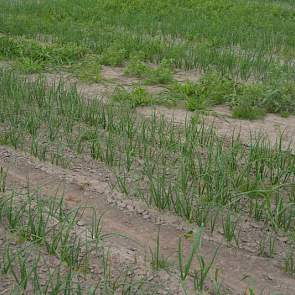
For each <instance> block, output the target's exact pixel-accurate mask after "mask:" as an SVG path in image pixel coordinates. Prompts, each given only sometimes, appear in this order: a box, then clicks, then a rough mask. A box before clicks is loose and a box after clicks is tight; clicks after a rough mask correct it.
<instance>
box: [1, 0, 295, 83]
mask: <svg viewBox="0 0 295 295" xmlns="http://www.w3.org/2000/svg"><path fill="white" fill-rule="evenodd" d="M0 8H1V11H2V14H1V18H0V28H1V32H2V33H5V34H11V35H24V36H27V37H33V38H37V39H41V40H43V41H53V42H57V43H58V44H60V45H62V46H65V45H66V44H67V46H71V45H73V46H78V47H79V48H81V47H82V48H83V49H85V50H86V51H91V52H92V53H96V54H102V55H104V58H103V60H104V63H110V64H113V63H115V64H119V63H121V62H122V60H124V59H126V58H128V57H129V56H130V55H132V54H134V53H137V52H138V51H142V53H143V57H144V59H146V60H149V61H153V62H160V61H161V60H162V59H163V58H165V59H172V60H173V63H174V65H175V66H177V67H183V68H195V67H198V68H201V69H204V70H207V69H208V68H211V67H214V68H217V69H218V70H219V71H222V72H226V73H230V74H231V75H233V76H240V77H242V78H245V79H247V78H249V77H250V76H255V77H256V78H257V79H262V78H271V77H274V76H275V77H283V76H284V75H286V74H290V75H291V74H292V71H294V57H295V53H294V34H293V31H294V5H293V4H292V2H289V4H288V5H287V4H286V2H281V1H280V2H276V1H271V2H270V1H245V0H240V1H237V0H231V1H225V0H214V1H212V0H207V1H200V0H191V1H185V2H184V1H179V0H169V1H155V0H149V1H142V0H137V1H116V0H108V1H100V0H99V1H94V0H87V1H69V0H63V1H48V0H45V1H42V2H38V1H16V2H14V1H13V2H11V1H5V0H2V1H1V3H0Z"/></svg>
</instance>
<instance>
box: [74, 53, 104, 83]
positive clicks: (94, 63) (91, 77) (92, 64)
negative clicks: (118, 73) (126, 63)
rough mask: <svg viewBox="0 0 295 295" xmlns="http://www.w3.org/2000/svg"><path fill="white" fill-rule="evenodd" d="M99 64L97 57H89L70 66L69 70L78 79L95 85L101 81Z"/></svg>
mask: <svg viewBox="0 0 295 295" xmlns="http://www.w3.org/2000/svg"><path fill="white" fill-rule="evenodd" d="M100 62H101V61H100V59H99V58H98V57H97V56H93V55H90V56H87V57H86V58H85V59H83V60H82V61H81V62H79V63H75V64H74V65H72V66H71V67H70V69H71V71H73V73H74V75H76V76H77V77H78V78H79V79H81V80H84V81H88V82H95V83H96V82H99V81H101V80H102V75H101V64H100Z"/></svg>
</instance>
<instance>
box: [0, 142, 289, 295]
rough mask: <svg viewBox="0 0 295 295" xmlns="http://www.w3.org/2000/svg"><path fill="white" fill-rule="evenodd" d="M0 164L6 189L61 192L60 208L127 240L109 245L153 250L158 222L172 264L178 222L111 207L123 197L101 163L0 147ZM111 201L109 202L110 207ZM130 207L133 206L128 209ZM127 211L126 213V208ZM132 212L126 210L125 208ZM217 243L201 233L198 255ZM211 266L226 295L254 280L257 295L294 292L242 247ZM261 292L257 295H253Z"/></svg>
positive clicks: (225, 251) (224, 251)
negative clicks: (81, 209) (72, 162)
mask: <svg viewBox="0 0 295 295" xmlns="http://www.w3.org/2000/svg"><path fill="white" fill-rule="evenodd" d="M0 166H2V167H4V168H5V169H8V177H7V181H8V186H9V187H15V186H16V187H25V186H26V185H27V184H28V181H29V183H30V185H31V186H32V187H38V188H40V190H41V192H42V193H44V194H47V195H56V193H57V192H59V193H60V194H61V193H63V196H64V200H65V204H66V206H68V207H77V206H85V205H87V206H88V207H93V208H95V209H96V211H97V213H98V214H104V215H103V231H104V232H105V233H114V232H116V233H120V234H123V235H126V236H127V237H128V238H130V239H122V238H118V237H117V238H113V240H112V241H113V243H116V245H119V246H120V247H122V248H127V249H136V253H137V255H138V256H140V257H143V256H145V252H146V250H147V248H148V247H152V248H154V246H155V239H156V234H157V231H158V224H157V223H158V221H159V219H160V218H161V219H162V225H161V236H160V239H161V251H162V254H163V255H165V256H168V257H170V259H171V260H175V261H176V257H177V245H178V237H180V236H183V234H184V232H183V231H182V230H179V229H178V227H179V225H180V222H181V221H180V219H179V218H176V217H175V218H174V217H173V216H171V215H170V214H166V213H161V212H157V210H149V209H146V210H145V212H149V213H147V214H146V215H144V216H143V215H142V214H138V213H136V212H134V211H136V210H134V208H135V207H136V206H141V211H142V208H146V207H145V205H144V204H142V203H141V202H135V203H132V201H126V202H127V204H129V205H127V206H125V207H127V209H124V210H122V208H119V207H118V206H116V205H114V204H115V203H116V202H113V201H114V200H119V201H118V202H117V204H120V202H121V201H122V202H125V200H126V198H124V196H122V195H121V194H120V193H118V192H116V191H114V190H112V189H111V186H110V181H109V179H110V175H111V174H110V172H109V170H108V169H107V168H106V167H105V166H104V165H103V164H101V163H97V167H96V170H88V169H85V167H83V164H81V166H80V167H76V168H74V169H63V168H60V167H57V166H53V165H51V164H50V163H45V162H40V161H39V160H37V159H35V158H33V157H31V156H29V155H27V154H25V153H23V152H18V151H15V150H13V149H10V148H8V147H6V146H0ZM110 203H113V204H110ZM133 204H135V205H134V206H135V207H134V206H133ZM128 207H129V210H128ZM130 209H131V210H130ZM91 214H92V211H91V210H86V211H85V214H84V215H83V217H82V220H81V221H82V223H85V224H87V223H90V222H91ZM218 245H219V243H218V242H216V241H214V239H212V237H210V236H209V235H207V234H204V237H203V242H202V250H201V254H202V255H204V256H205V257H208V258H209V257H212V255H213V253H214V251H215V249H216V248H217V247H218ZM189 248H190V242H189V241H188V240H184V252H185V253H186V254H187V253H188V252H189ZM215 265H216V267H217V268H218V269H219V270H221V280H222V283H223V285H224V287H225V288H227V289H230V290H231V291H230V292H228V293H229V294H230V293H232V294H243V291H244V290H245V289H246V288H247V287H248V286H249V284H250V283H249V279H245V280H243V278H245V277H246V276H250V279H251V280H252V281H253V280H254V281H255V288H256V290H257V291H262V290H264V293H263V294H273V292H280V294H290V295H291V294H294V290H295V280H294V279H292V278H290V277H288V276H287V275H286V274H284V273H283V272H282V270H281V269H280V267H279V266H278V263H277V261H275V260H270V259H267V258H262V257H258V256H256V255H253V254H251V253H250V252H248V251H246V250H243V249H236V248H230V247H227V246H225V245H223V246H222V247H221V248H220V249H219V252H218V255H217V258H216V261H215ZM258 294H260V293H258Z"/></svg>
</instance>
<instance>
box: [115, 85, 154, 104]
mask: <svg viewBox="0 0 295 295" xmlns="http://www.w3.org/2000/svg"><path fill="white" fill-rule="evenodd" d="M112 100H113V101H115V102H120V103H126V104H128V105H129V106H131V107H132V108H135V107H138V106H146V105H152V104H154V102H155V99H154V98H153V97H152V96H151V95H150V94H149V93H148V92H147V91H146V90H145V89H144V88H143V87H135V88H134V89H133V90H131V91H128V90H126V89H124V88H123V87H118V88H116V89H115V91H114V93H113V95H112Z"/></svg>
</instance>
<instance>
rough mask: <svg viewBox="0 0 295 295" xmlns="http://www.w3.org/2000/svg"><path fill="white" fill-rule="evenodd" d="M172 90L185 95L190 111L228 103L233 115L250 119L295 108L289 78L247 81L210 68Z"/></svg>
mask: <svg viewBox="0 0 295 295" xmlns="http://www.w3.org/2000/svg"><path fill="white" fill-rule="evenodd" d="M172 91H173V92H174V93H176V94H177V95H181V96H182V97H183V98H184V99H185V102H186V108H187V109H188V110H190V111H195V110H197V109H205V108H208V107H210V106H214V105H219V104H228V105H229V106H230V107H231V108H232V110H233V116H234V117H236V118H241V119H250V120H254V119H259V118H262V117H263V116H264V115H265V114H266V113H279V114H281V115H283V116H288V114H290V113H294V112H295V87H294V85H293V84H292V83H290V82H284V83H277V84H273V85H271V84H265V83H264V84H263V83H253V84H246V83H241V82H235V81H234V80H232V79H230V78H228V77H225V76H222V75H221V74H219V73H217V72H211V73H206V74H204V75H203V77H202V78H201V79H200V81H198V82H197V83H193V82H186V83H184V84H182V85H181V84H176V86H175V87H174V89H173V90H172Z"/></svg>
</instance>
